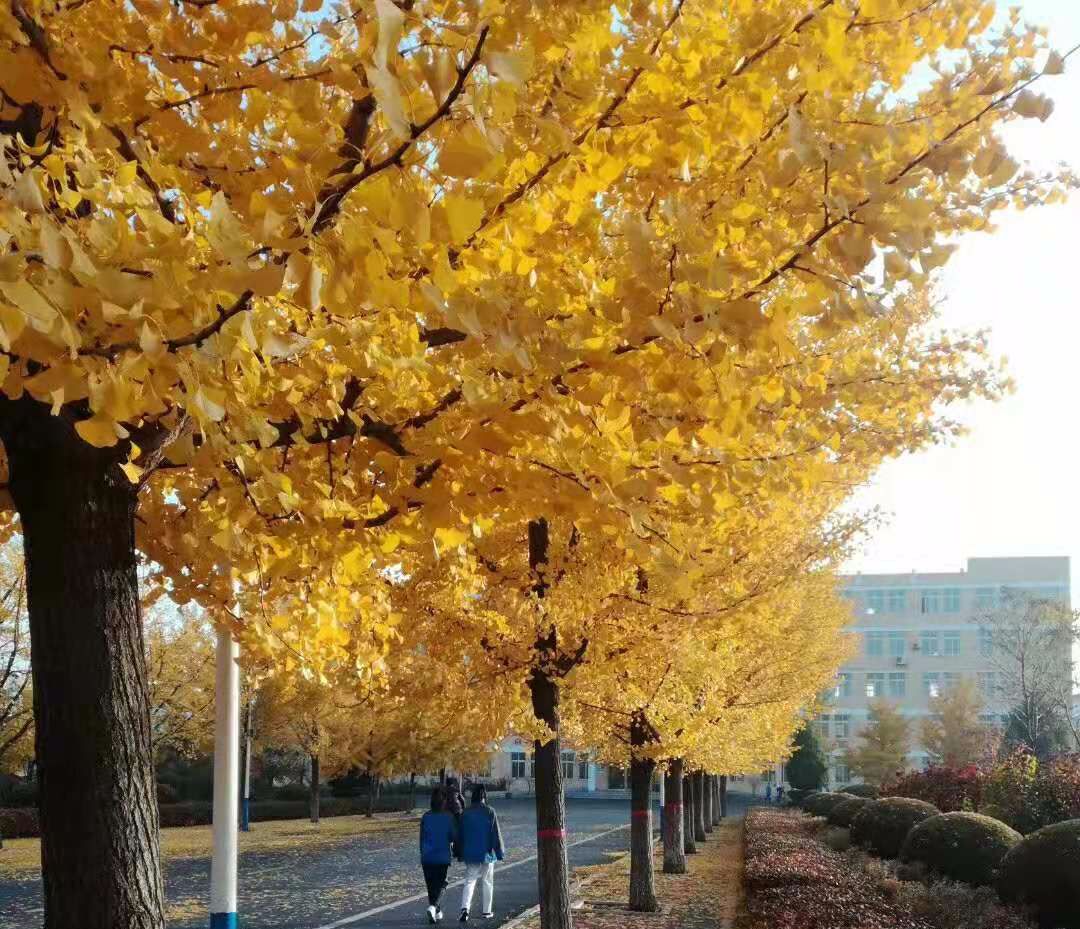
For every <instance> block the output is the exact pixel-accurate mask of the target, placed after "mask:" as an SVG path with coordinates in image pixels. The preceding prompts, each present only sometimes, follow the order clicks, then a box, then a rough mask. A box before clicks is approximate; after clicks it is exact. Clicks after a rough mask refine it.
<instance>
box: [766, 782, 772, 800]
mask: <svg viewBox="0 0 1080 929" xmlns="http://www.w3.org/2000/svg"><path fill="white" fill-rule="evenodd" d="M765 802H766V803H772V781H770V782H769V783H768V784H766V785H765Z"/></svg>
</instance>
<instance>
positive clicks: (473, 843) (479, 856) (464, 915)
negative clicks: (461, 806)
mask: <svg viewBox="0 0 1080 929" xmlns="http://www.w3.org/2000/svg"><path fill="white" fill-rule="evenodd" d="M460 846H461V858H462V860H463V861H464V862H465V884H464V886H463V887H462V888H461V918H460V921H461V922H463V923H467V922H468V921H469V909H470V908H471V907H472V898H473V893H474V892H475V891H476V882H477V881H479V882H480V895H481V901H480V902H481V904H482V905H483V911H482V913H481V915H482V916H483V917H484V919H490V918H491V917H492V916H494V915H495V911H494V909H493V903H494V896H495V862H496V861H502V860H503V840H502V831H501V830H500V829H499V817H498V816H496V815H495V811H494V810H493V809H492V808H491V807H490V806H488V804H487V790H486V788H485V787H484V785H483V784H477V785H476V786H475V787H473V791H472V803H471V804H470V805H469V808H468V809H467V810H466V811H465V812H464V813H463V814H462V816H461V839H460Z"/></svg>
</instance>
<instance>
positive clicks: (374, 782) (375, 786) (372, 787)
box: [364, 774, 379, 819]
mask: <svg viewBox="0 0 1080 929" xmlns="http://www.w3.org/2000/svg"><path fill="white" fill-rule="evenodd" d="M378 796H379V777H378V775H376V774H368V788H367V812H366V813H365V814H364V816H366V817H367V818H368V819H373V818H374V816H375V800H376V798H377V797H378Z"/></svg>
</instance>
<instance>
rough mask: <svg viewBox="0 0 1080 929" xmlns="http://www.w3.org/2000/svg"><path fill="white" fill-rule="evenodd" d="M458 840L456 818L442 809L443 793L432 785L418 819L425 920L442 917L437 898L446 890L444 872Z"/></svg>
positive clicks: (430, 921)
mask: <svg viewBox="0 0 1080 929" xmlns="http://www.w3.org/2000/svg"><path fill="white" fill-rule="evenodd" d="M457 840H458V828H457V820H456V819H455V818H454V815H453V814H452V813H448V812H447V810H446V792H445V791H444V790H443V789H442V787H436V788H435V789H434V790H433V791H432V792H431V809H430V810H428V812H426V813H425V814H424V815H423V816H422V817H421V818H420V866H421V867H422V868H423V869H424V883H425V884H427V895H428V908H427V915H428V922H429V923H431V924H432V925H434V924H435V923H437V922H438V921H439V920H440V919H442V916H443V913H442V908H441V907H440V906H439V900H440V899H441V898H442V893H443V891H444V890H445V889H446V872H447V870H449V868H450V862H451V860H452V857H453V849H454V846H455V844H456V843H457Z"/></svg>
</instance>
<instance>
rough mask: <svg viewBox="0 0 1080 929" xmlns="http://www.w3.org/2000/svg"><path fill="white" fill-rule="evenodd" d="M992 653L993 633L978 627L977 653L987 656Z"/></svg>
mask: <svg viewBox="0 0 1080 929" xmlns="http://www.w3.org/2000/svg"><path fill="white" fill-rule="evenodd" d="M993 653H994V633H993V632H992V631H991V630H990V629H986V628H980V629H979V654H980V655H982V656H983V658H989V657H990V656H991V655H992V654H993Z"/></svg>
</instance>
